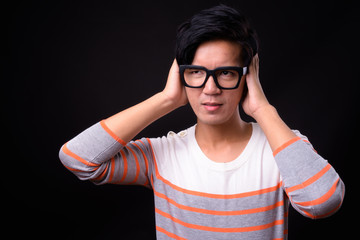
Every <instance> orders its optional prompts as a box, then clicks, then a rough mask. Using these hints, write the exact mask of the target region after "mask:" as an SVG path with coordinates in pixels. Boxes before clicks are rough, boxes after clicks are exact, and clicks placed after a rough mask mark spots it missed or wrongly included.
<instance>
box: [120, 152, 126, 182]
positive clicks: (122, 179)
mask: <svg viewBox="0 0 360 240" xmlns="http://www.w3.org/2000/svg"><path fill="white" fill-rule="evenodd" d="M120 154H121V157H122V159H123V162H124V172H123V176H122V178H121V179H120V181H119V182H118V183H121V182H123V181H124V180H125V178H126V175H127V171H128V161H127V158H126V155H125V153H124V151H123V150H120Z"/></svg>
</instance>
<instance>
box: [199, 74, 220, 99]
mask: <svg viewBox="0 0 360 240" xmlns="http://www.w3.org/2000/svg"><path fill="white" fill-rule="evenodd" d="M203 92H204V93H205V94H208V95H216V94H220V93H221V89H219V88H218V87H217V86H216V83H215V80H214V78H213V76H209V79H208V80H207V82H206V84H205V86H204V89H203Z"/></svg>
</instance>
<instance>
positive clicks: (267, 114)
mask: <svg viewBox="0 0 360 240" xmlns="http://www.w3.org/2000/svg"><path fill="white" fill-rule="evenodd" d="M276 116H279V115H278V112H277V110H276V108H275V107H274V106H273V105H271V104H266V105H264V106H262V107H259V108H258V109H257V110H256V111H255V112H253V114H252V117H253V118H254V119H255V120H256V121H257V122H262V121H264V120H265V121H266V119H269V118H273V117H276Z"/></svg>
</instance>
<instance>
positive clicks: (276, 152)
mask: <svg viewBox="0 0 360 240" xmlns="http://www.w3.org/2000/svg"><path fill="white" fill-rule="evenodd" d="M300 139H301V137H294V138H292V139H290V140H289V141H287V142H286V143H284V144H283V145H281V146H280V147H278V148H277V149H275V151H274V152H273V156H274V157H275V156H276V154H278V153H279V152H281V151H282V150H284V149H285V148H286V147H288V146H290V145H291V144H293V143H294V142H296V141H298V140H300Z"/></svg>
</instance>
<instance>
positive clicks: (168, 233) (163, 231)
mask: <svg viewBox="0 0 360 240" xmlns="http://www.w3.org/2000/svg"><path fill="white" fill-rule="evenodd" d="M156 230H157V231H159V232H162V233H165V234H166V235H167V236H168V237H171V238H174V239H180V240H186V238H182V237H179V236H178V235H175V234H174V233H171V232H168V231H166V230H165V229H163V228H161V227H159V226H156Z"/></svg>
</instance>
